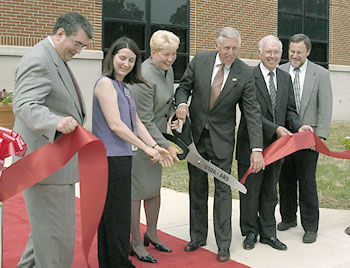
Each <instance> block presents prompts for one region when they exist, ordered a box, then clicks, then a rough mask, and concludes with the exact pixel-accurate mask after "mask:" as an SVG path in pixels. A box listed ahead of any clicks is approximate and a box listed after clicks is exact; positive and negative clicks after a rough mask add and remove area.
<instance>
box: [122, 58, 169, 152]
mask: <svg viewBox="0 0 350 268" xmlns="http://www.w3.org/2000/svg"><path fill="white" fill-rule="evenodd" d="M164 75H165V72H164V70H162V69H160V68H159V67H158V66H156V65H155V64H154V63H153V61H152V59H151V58H149V59H147V60H145V61H144V62H143V63H142V76H143V77H144V78H145V79H146V80H147V84H142V83H139V84H133V85H128V87H129V88H130V90H131V91H132V94H133V96H134V98H135V103H136V108H137V114H138V115H139V117H140V119H141V121H142V123H143V124H144V125H145V127H146V128H147V130H148V132H149V133H150V134H151V136H152V137H153V139H154V140H155V141H156V142H157V143H158V144H159V145H160V146H161V147H164V148H167V147H169V146H170V143H169V142H168V140H167V139H165V138H164V136H163V135H162V132H166V131H167V122H168V117H169V115H170V114H173V113H174V109H173V107H172V100H173V97H174V72H173V69H172V68H170V69H169V70H168V71H167V75H166V78H165V79H164Z"/></svg>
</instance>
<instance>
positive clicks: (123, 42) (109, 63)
mask: <svg viewBox="0 0 350 268" xmlns="http://www.w3.org/2000/svg"><path fill="white" fill-rule="evenodd" d="M123 48H128V49H130V50H131V51H132V52H134V53H135V55H136V62H135V66H134V68H133V69H132V70H131V72H130V73H128V74H127V75H126V76H125V78H124V82H125V83H128V84H134V83H145V79H144V78H143V77H142V75H141V62H142V59H141V54H140V50H139V47H138V46H137V44H136V43H135V42H134V41H133V40H132V39H130V38H128V37H121V38H119V39H118V40H116V41H114V43H113V44H112V46H111V47H110V48H109V50H108V53H107V55H106V57H105V59H104V61H103V74H105V75H107V76H108V77H109V78H111V79H114V78H115V77H114V65H113V58H114V55H115V54H117V53H118V51H119V50H121V49H123Z"/></svg>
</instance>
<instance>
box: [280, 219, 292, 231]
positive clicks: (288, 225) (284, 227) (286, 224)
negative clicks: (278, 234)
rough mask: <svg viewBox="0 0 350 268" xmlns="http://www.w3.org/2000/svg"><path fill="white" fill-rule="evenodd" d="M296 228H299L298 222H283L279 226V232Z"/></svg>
mask: <svg viewBox="0 0 350 268" xmlns="http://www.w3.org/2000/svg"><path fill="white" fill-rule="evenodd" d="M295 226H297V221H292V222H285V221H281V222H280V223H279V224H277V230H278V231H287V230H288V229H289V228H292V227H295Z"/></svg>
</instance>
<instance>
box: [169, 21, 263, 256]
mask: <svg viewBox="0 0 350 268" xmlns="http://www.w3.org/2000/svg"><path fill="white" fill-rule="evenodd" d="M240 43H241V37H240V34H239V32H238V31H237V30H236V29H234V28H232V27H225V28H223V29H222V30H221V31H220V32H219V34H218V36H217V39H216V51H203V52H198V53H197V54H196V55H195V56H194V58H193V59H192V61H191V62H190V64H189V65H188V67H187V69H186V71H185V73H184V75H183V76H182V78H181V81H180V86H179V87H178V88H177V90H176V93H175V105H176V106H177V110H176V115H177V117H178V118H179V119H182V120H184V121H185V118H186V115H188V114H189V116H190V119H191V123H192V134H193V138H194V142H195V145H196V147H197V149H198V151H199V153H200V154H201V155H202V156H203V157H204V158H205V159H207V160H210V161H211V162H212V163H213V164H214V165H216V166H218V167H220V168H221V169H223V170H225V171H226V172H228V173H231V166H232V159H233V150H234V145H235V126H236V106H237V103H238V102H242V104H243V105H242V107H243V110H244V113H245V115H246V118H247V126H248V130H249V138H250V145H249V147H250V149H251V150H250V151H251V152H250V159H251V165H252V167H253V169H254V172H258V171H260V170H261V169H262V168H264V161H263V158H262V153H261V151H262V146H263V143H262V128H261V120H260V113H259V105H258V103H257V101H256V96H255V88H254V78H253V76H252V70H251V69H250V67H249V66H247V65H246V64H245V63H243V62H242V61H241V60H240V59H238V58H237V52H238V49H239V46H240ZM190 96H192V99H191V105H190V107H189V108H188V107H187V100H188V98H189V97H190ZM253 149H254V150H253ZM188 170H189V175H190V181H189V184H190V185H189V192H190V236H191V241H190V242H189V243H188V244H187V245H186V247H185V251H194V250H196V249H198V248H199V247H200V246H205V245H206V239H207V233H208V176H207V174H206V173H205V172H203V171H201V170H200V169H198V168H196V167H194V166H192V165H191V164H188ZM214 183H215V196H214V230H215V237H216V243H217V245H218V248H219V250H218V255H217V260H218V261H227V260H228V259H229V258H230V251H229V248H230V244H231V236H232V230H231V229H232V228H231V214H232V194H231V188H230V186H228V185H226V184H224V183H222V182H220V181H219V180H214Z"/></svg>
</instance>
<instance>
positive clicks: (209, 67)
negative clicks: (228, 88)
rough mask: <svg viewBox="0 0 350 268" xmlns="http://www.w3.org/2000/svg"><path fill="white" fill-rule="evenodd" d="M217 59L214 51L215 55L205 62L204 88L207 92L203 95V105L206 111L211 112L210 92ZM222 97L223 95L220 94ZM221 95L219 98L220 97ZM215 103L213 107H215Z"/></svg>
mask: <svg viewBox="0 0 350 268" xmlns="http://www.w3.org/2000/svg"><path fill="white" fill-rule="evenodd" d="M215 58H216V52H214V51H213V54H212V55H211V56H210V57H207V58H206V59H205V60H204V61H203V62H204V65H205V66H203V72H202V74H203V84H202V85H203V88H205V92H204V94H203V99H204V100H203V105H204V111H209V102H210V91H211V78H212V75H213V69H214V64H215ZM220 95H221V94H220ZM220 95H219V97H220ZM216 103H217V100H216V102H215V103H214V105H213V107H215V104H216Z"/></svg>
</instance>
